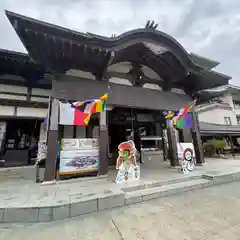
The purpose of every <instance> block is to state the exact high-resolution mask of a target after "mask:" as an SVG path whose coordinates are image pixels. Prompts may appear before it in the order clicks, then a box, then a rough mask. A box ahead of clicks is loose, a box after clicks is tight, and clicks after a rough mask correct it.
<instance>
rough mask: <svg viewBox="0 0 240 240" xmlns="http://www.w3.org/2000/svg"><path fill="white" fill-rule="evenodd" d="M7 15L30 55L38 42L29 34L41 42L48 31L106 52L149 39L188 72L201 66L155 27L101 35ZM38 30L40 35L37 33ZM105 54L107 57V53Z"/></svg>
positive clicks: (175, 41) (52, 34) (67, 39)
mask: <svg viewBox="0 0 240 240" xmlns="http://www.w3.org/2000/svg"><path fill="white" fill-rule="evenodd" d="M6 15H7V17H8V19H9V21H10V22H11V24H12V26H13V27H14V29H15V31H16V33H17V34H18V36H19V37H20V39H21V41H22V42H23V44H24V46H25V47H26V49H27V50H28V52H29V54H30V55H31V57H32V56H34V54H35V53H34V50H33V49H32V47H33V46H35V45H37V44H39V43H37V42H33V41H32V40H31V39H33V36H32V35H35V36H34V37H35V39H39V41H40V42H41V39H43V37H45V36H47V35H48V36H50V37H51V38H52V40H53V42H54V41H55V40H56V39H57V38H61V39H62V41H63V42H65V43H66V42H70V43H77V44H81V45H83V46H89V47H91V48H93V49H100V51H106V52H110V51H118V50H119V49H123V48H126V47H128V46H130V45H134V44H136V43H143V42H150V43H155V44H157V45H161V46H163V47H164V48H166V49H167V50H168V51H170V52H171V53H172V54H173V55H174V56H175V57H176V58H177V59H178V61H179V62H180V63H181V64H182V65H183V66H184V67H185V68H186V70H187V71H188V72H199V71H200V70H202V69H203V68H202V67H200V66H199V65H197V64H196V63H195V62H194V61H193V60H192V58H191V56H190V55H189V54H188V53H187V51H186V50H185V49H184V48H183V46H182V45H181V44H180V43H179V42H178V41H177V40H176V39H174V38H173V37H171V36H170V35H168V34H166V33H163V32H161V31H158V30H156V29H154V28H149V27H147V28H140V29H135V30H132V31H128V32H125V33H123V34H121V35H119V36H116V37H104V36H99V35H96V34H92V33H81V32H77V31H73V30H70V29H67V28H63V27H59V26H56V25H53V24H49V23H46V22H42V21H39V20H36V19H33V18H29V17H25V16H22V15H20V14H16V13H13V12H10V11H6ZM41 34H42V35H43V36H40V35H41ZM31 37H32V38H31ZM43 50H44V49H43ZM105 55H107V56H108V57H110V56H109V55H108V54H105Z"/></svg>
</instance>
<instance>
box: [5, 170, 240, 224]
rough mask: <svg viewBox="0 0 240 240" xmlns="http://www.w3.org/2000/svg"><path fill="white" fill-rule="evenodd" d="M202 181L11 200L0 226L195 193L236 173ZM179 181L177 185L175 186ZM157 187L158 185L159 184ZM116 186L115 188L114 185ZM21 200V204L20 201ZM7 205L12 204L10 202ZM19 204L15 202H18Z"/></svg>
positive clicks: (234, 177)
mask: <svg viewBox="0 0 240 240" xmlns="http://www.w3.org/2000/svg"><path fill="white" fill-rule="evenodd" d="M204 177H205V178H199V177H197V176H189V177H185V178H183V179H182V178H181V179H180V180H179V179H175V180H171V181H172V183H170V181H167V183H168V184H166V185H160V186H156V185H154V184H157V182H153V183H152V184H151V183H148V184H145V185H144V186H145V187H144V188H142V189H138V190H132V191H127V192H124V191H122V190H120V188H118V187H116V188H113V189H111V190H103V191H101V192H96V193H88V194H81V193H77V194H72V195H69V196H67V198H66V194H65V193H64V195H63V196H58V198H56V200H54V201H53V199H52V197H51V196H50V197H49V198H48V196H46V197H41V199H39V195H38V194H36V196H35V195H34V194H31V201H30V202H25V198H23V199H21V197H19V198H17V199H16V198H14V199H13V205H12V206H11V204H9V202H7V204H5V203H2V205H1V206H0V222H5V223H9V222H51V221H57V220H63V219H66V218H71V217H76V216H80V215H83V214H88V213H92V212H97V211H104V210H107V209H111V208H115V207H121V206H124V205H126V204H135V203H139V202H142V201H147V200H151V199H156V198H159V197H167V196H171V195H173V194H180V193H184V192H188V191H192V190H196V189H201V188H205V187H210V186H212V185H215V184H221V183H224V182H231V181H238V180H240V173H239V172H235V173H231V172H230V173H229V172H214V173H208V174H205V175H204ZM177 181H179V182H177ZM159 184H160V183H159ZM116 186H117V185H116ZM147 186H148V187H147ZM23 200H24V201H23ZM9 201H12V200H11V199H10V200H9ZM18 201H19V202H18Z"/></svg>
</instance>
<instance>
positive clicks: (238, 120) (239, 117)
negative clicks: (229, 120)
mask: <svg viewBox="0 0 240 240" xmlns="http://www.w3.org/2000/svg"><path fill="white" fill-rule="evenodd" d="M237 124H240V116H237Z"/></svg>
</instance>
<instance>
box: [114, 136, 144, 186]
mask: <svg viewBox="0 0 240 240" xmlns="http://www.w3.org/2000/svg"><path fill="white" fill-rule="evenodd" d="M135 153H136V148H135V144H134V142H133V141H132V140H130V141H127V142H123V143H121V144H119V146H118V158H117V162H116V169H117V170H118V174H117V178H116V182H121V181H123V180H125V181H127V180H128V179H129V178H139V171H138V169H139V167H138V166H137V164H136V156H135Z"/></svg>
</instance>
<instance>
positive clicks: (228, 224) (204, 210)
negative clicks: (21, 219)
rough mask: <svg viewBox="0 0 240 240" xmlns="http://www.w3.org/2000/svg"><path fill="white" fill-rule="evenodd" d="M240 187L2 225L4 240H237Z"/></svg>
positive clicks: (0, 235) (226, 186) (239, 236)
mask: <svg viewBox="0 0 240 240" xmlns="http://www.w3.org/2000/svg"><path fill="white" fill-rule="evenodd" d="M239 211H240V188H239V182H235V183H229V184H224V185H219V186H214V187H211V188H206V189H202V190H197V191H192V192H188V193H184V194H180V195H174V196H171V197H166V198H159V199H155V200H151V201H148V202H143V203H139V204H134V205H128V206H125V207H121V208H116V209H112V210H108V211H105V212H99V213H94V214H88V215H84V216H80V217H76V218H72V219H67V220H64V221H57V222H53V223H42V224H34V223H28V224H20V223H19V224H0V229H1V230H0V240H18V239H24V240H32V239H35V240H40V239H58V240H66V239H67V240H79V239H81V240H113V239H114V240H115V239H116V240H128V239H131V240H149V239H152V240H179V239H181V240H239V239H240V214H239Z"/></svg>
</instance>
